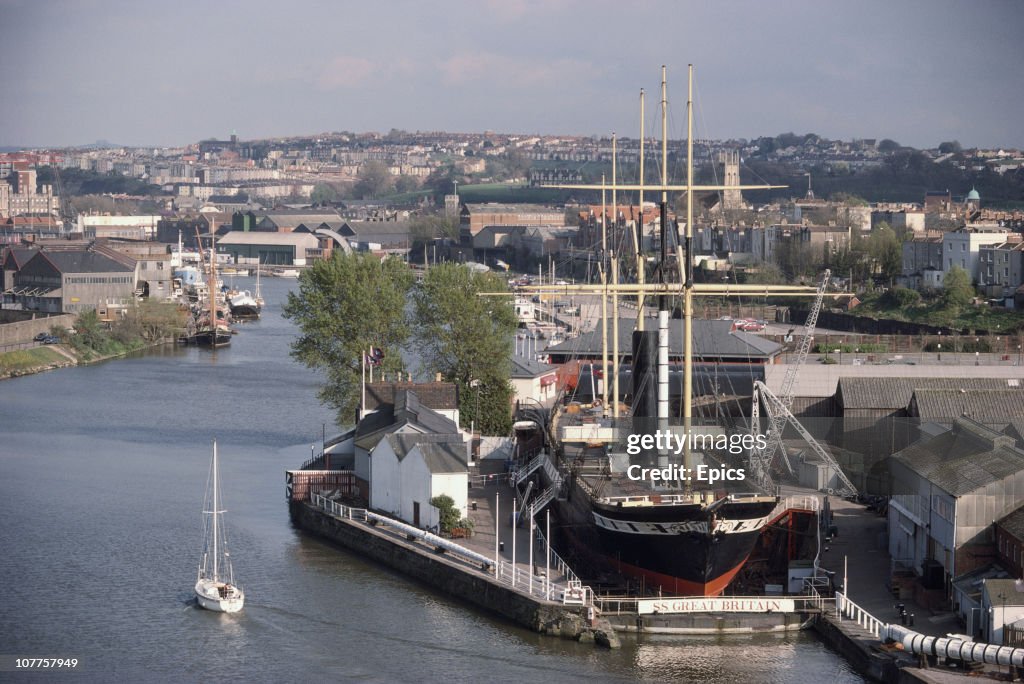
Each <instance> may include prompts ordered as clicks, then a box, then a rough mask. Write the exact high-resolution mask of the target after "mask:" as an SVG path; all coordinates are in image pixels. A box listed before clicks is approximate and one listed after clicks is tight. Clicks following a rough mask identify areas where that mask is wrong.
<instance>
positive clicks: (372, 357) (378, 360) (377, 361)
mask: <svg viewBox="0 0 1024 684" xmlns="http://www.w3.org/2000/svg"><path fill="white" fill-rule="evenodd" d="M382 363H384V350H383V349H380V348H379V347H370V353H369V354H367V355H366V364H367V365H368V366H379V365H381V364H382Z"/></svg>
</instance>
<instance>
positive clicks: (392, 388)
mask: <svg viewBox="0 0 1024 684" xmlns="http://www.w3.org/2000/svg"><path fill="white" fill-rule="evenodd" d="M399 391H407V392H408V391H413V392H415V396H416V398H417V399H418V400H419V402H420V404H422V405H423V406H426V407H428V408H432V409H434V410H435V411H450V410H452V409H457V408H459V390H458V386H457V385H456V384H455V383H454V382H421V383H414V382H368V383H366V406H365V407H364V408H365V409H366V410H367V411H373V410H374V409H376V408H377V407H378V406H381V405H382V404H394V403H395V395H396V394H397V393H398V392H399Z"/></svg>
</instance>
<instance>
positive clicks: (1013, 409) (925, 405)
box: [910, 381, 1024, 423]
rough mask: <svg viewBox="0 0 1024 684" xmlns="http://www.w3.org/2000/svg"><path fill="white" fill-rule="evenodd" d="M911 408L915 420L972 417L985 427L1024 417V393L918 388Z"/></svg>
mask: <svg viewBox="0 0 1024 684" xmlns="http://www.w3.org/2000/svg"><path fill="white" fill-rule="evenodd" d="M997 382H998V381H997ZM910 404H911V410H910V415H911V417H914V418H924V419H928V420H935V419H938V418H949V417H954V416H970V417H971V418H974V419H975V420H977V421H981V422H983V423H992V422H997V423H1002V422H1006V421H1007V420H1009V419H1011V418H1013V417H1019V416H1024V391H1021V389H1020V387H1017V388H1007V387H1005V385H1004V387H1003V388H1001V389H965V388H947V389H923V388H917V389H915V390H914V395H913V397H912V399H911V402H910Z"/></svg>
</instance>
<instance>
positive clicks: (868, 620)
mask: <svg viewBox="0 0 1024 684" xmlns="http://www.w3.org/2000/svg"><path fill="white" fill-rule="evenodd" d="M836 613H837V614H838V615H839V618H840V619H842V618H844V617H845V618H849V619H851V620H853V621H855V622H856V623H857V624H858V625H860V626H861V627H862V628H864V629H865V630H867V631H868V632H871V634H872V635H874V636H875V637H878V636H879V634H880V633H881V631H882V627H883V626H884V625H885V623H883V622H882V621H881V620H879V619H878V618H876V617H875V616H874V615H872V614H871V613H869V612H868V611H866V610H864V609H863V608H861V607H860V606H858V605H857V604H856V603H854V602H853V601H851V600H850V599H848V598H846V594H843V593H842V592H839V591H837V592H836Z"/></svg>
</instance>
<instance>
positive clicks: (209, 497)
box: [195, 440, 245, 613]
mask: <svg viewBox="0 0 1024 684" xmlns="http://www.w3.org/2000/svg"><path fill="white" fill-rule="evenodd" d="M218 470H219V468H218V463H217V441H216V440H214V442H213V462H212V463H211V465H210V478H209V481H208V483H207V492H206V497H205V501H204V505H203V521H204V523H203V528H204V529H203V532H204V534H203V538H204V547H203V555H202V558H201V560H200V561H199V571H198V575H197V577H196V587H195V593H196V601H197V602H198V603H199V605H200V606H201V607H203V608H206V609H207V610H212V611H216V612H220V613H237V612H238V611H240V610H242V606H243V605H244V603H245V592H243V591H242V588H241V587H239V586H238V585H236V584H235V575H234V570H233V568H232V565H231V554H230V553H229V552H228V544H227V531H226V528H225V527H224V522H223V516H224V513H225V511H224V510H223V509H221V505H222V503H221V500H220V499H221V496H220V480H219V472H218Z"/></svg>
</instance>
